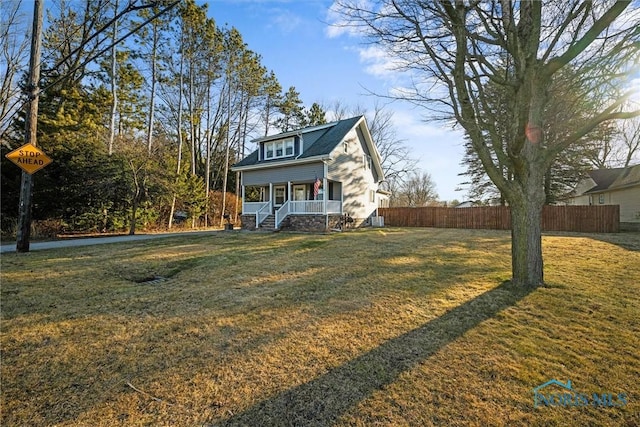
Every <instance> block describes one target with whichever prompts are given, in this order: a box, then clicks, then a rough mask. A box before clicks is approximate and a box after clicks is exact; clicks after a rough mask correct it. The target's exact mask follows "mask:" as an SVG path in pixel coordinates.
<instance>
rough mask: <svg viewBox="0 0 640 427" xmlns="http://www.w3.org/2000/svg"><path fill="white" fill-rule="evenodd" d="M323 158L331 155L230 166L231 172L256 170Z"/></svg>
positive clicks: (312, 161) (299, 163)
mask: <svg viewBox="0 0 640 427" xmlns="http://www.w3.org/2000/svg"><path fill="white" fill-rule="evenodd" d="M324 160H331V156H327V155H324V154H322V155H320V156H313V157H306V158H304V159H295V158H294V159H290V160H282V161H269V162H267V163H258V164H255V165H247V166H232V167H231V170H232V171H233V172H237V171H248V170H256V169H271V168H275V167H282V166H292V165H301V164H305V163H317V162H321V161H324Z"/></svg>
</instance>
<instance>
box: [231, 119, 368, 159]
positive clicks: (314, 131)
mask: <svg viewBox="0 0 640 427" xmlns="http://www.w3.org/2000/svg"><path fill="white" fill-rule="evenodd" d="M362 117H363V116H357V117H352V118H350V119H345V120H339V121H337V122H332V123H327V124H324V125H319V126H311V127H307V128H302V129H298V130H294V131H289V132H283V133H279V134H276V135H270V136H266V137H264V138H258V139H255V140H254V141H253V142H258V143H260V142H265V141H274V140H278V139H283V138H287V137H290V136H301V138H302V141H303V149H302V154H300V155H299V156H298V157H296V160H298V159H308V158H312V157H318V156H328V155H329V154H330V153H331V151H333V149H334V148H335V147H336V146H337V145H338V144H340V142H341V141H342V140H343V139H344V137H345V136H346V135H347V133H349V131H350V130H351V129H353V127H354V126H355V125H356V124H358V122H359V121H360V120H362ZM278 161H282V159H276V160H272V159H269V160H258V150H256V151H254V152H253V153H251V154H249V155H248V156H247V157H245V158H244V159H242V160H240V161H239V162H238V163H236V164H235V165H233V167H234V168H237V167H243V166H252V165H258V164H265V165H266V164H270V163H275V162H278Z"/></svg>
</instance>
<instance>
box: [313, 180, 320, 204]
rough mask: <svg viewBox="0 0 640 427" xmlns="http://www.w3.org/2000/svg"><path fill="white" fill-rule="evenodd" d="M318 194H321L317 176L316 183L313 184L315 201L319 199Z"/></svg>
mask: <svg viewBox="0 0 640 427" xmlns="http://www.w3.org/2000/svg"><path fill="white" fill-rule="evenodd" d="M318 192H320V180H319V179H318V177H317V176H316V181H315V182H314V183H313V199H314V200H315V199H316V198H318Z"/></svg>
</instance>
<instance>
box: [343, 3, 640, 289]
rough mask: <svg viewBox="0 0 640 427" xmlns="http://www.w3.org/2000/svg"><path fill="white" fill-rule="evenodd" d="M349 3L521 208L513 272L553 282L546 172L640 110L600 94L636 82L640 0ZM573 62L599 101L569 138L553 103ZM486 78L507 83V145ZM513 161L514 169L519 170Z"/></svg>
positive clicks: (408, 92)
mask: <svg viewBox="0 0 640 427" xmlns="http://www.w3.org/2000/svg"><path fill="white" fill-rule="evenodd" d="M339 3H340V7H341V10H342V13H343V17H344V18H345V22H346V23H347V24H348V25H354V26H357V28H358V30H359V31H360V32H361V33H366V34H368V35H369V36H370V37H371V39H372V40H373V41H375V42H377V43H379V46H380V47H382V48H384V49H386V52H387V54H388V55H390V56H391V57H393V58H394V59H395V63H396V66H397V67H400V68H402V69H404V70H408V71H411V72H412V73H413V74H412V77H413V78H414V80H413V81H414V83H413V85H412V86H410V87H409V88H406V89H405V90H404V91H402V92H400V94H399V95H398V97H399V98H402V99H407V100H409V101H412V102H414V103H416V104H418V105H422V106H424V107H426V108H427V109H428V110H429V111H430V112H431V113H432V114H434V115H435V117H437V118H440V119H450V120H455V122H456V123H458V124H459V125H460V126H461V127H462V128H463V129H464V130H465V132H466V134H467V135H468V136H469V139H470V142H471V145H472V147H473V149H474V151H475V152H476V153H477V155H478V157H479V158H480V160H481V162H482V165H483V167H484V169H485V171H486V172H487V175H488V176H489V178H491V180H492V181H493V182H494V184H495V185H496V186H497V187H498V188H499V189H500V191H501V192H502V193H503V194H504V195H505V198H506V200H507V202H508V203H509V205H510V207H511V219H512V234H511V236H512V249H511V255H512V276H513V279H512V280H513V282H514V283H515V284H517V285H520V286H529V287H534V286H538V285H541V284H543V283H544V276H543V259H542V238H541V217H542V206H543V204H544V201H545V193H544V174H545V171H546V170H548V168H549V166H550V165H551V163H552V162H553V160H554V159H555V158H556V157H557V156H558V154H559V153H561V152H563V151H564V150H566V149H567V148H568V147H570V146H572V145H573V144H575V143H576V142H577V141H579V140H580V139H581V138H583V137H584V136H585V135H587V134H589V133H590V132H591V131H592V130H593V129H595V128H596V127H597V126H598V125H599V124H601V123H603V122H606V121H608V120H614V119H625V118H630V117H634V116H637V115H640V110H638V109H635V110H633V111H625V110H624V109H623V105H624V104H625V101H626V100H627V99H628V98H629V97H630V96H631V92H627V93H625V94H623V95H621V96H620V97H618V98H616V99H606V98H605V97H604V96H599V95H601V94H602V93H603V91H604V90H605V89H606V88H608V87H610V86H620V85H624V84H625V82H628V81H629V80H630V79H629V77H628V76H629V75H630V73H631V72H632V71H633V67H634V66H635V64H637V62H638V56H639V51H640V44H639V43H638V41H637V40H638V36H639V35H640V17H639V15H640V12H639V10H638V7H637V6H631V7H630V4H631V2H629V1H616V2H613V3H612V2H605V1H598V2H581V1H578V0H571V1H567V0H562V1H560V0H555V1H554V0H549V1H545V2H541V1H524V0H523V1H508V0H492V1H489V0H487V1H464V0H440V1H435V0H434V1H417V0H386V1H381V2H378V3H376V4H375V5H371V4H370V3H365V5H364V6H363V3H362V2H359V1H351V0H340V1H339ZM566 66H572V67H574V68H575V69H576V70H577V72H578V75H579V78H578V79H576V81H575V82H572V83H571V85H572V87H571V89H573V90H575V93H576V94H577V95H579V96H580V97H585V98H590V99H591V100H592V101H593V104H592V105H593V109H592V111H591V114H589V115H588V116H587V117H585V118H584V119H583V120H581V122H580V123H579V124H577V125H576V127H575V128H574V129H573V132H572V133H571V134H570V135H568V136H567V138H565V139H563V140H562V141H557V142H555V143H554V144H551V143H549V142H548V141H547V140H546V138H545V123H544V114H543V113H544V110H545V108H546V106H547V105H548V103H549V99H550V97H551V96H553V94H552V93H551V91H550V84H551V81H552V78H553V76H554V75H555V74H556V73H557V72H558V71H559V70H561V69H562V68H563V67H566ZM488 82H492V83H493V84H496V85H499V86H501V87H503V88H504V91H505V93H506V94H507V100H508V109H507V114H508V121H509V123H510V127H509V129H508V130H507V134H508V135H509V139H508V140H507V141H506V144H503V143H502V133H500V132H497V131H496V129H495V126H494V123H495V121H496V118H497V117H496V116H495V114H492V109H491V107H490V103H489V102H488V100H487V98H486V96H485V87H486V85H487V83H488ZM504 167H507V168H509V170H511V172H512V174H511V176H510V179H509V178H507V177H505V175H504V174H503V173H502V171H503V170H504Z"/></svg>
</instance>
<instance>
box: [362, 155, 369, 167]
mask: <svg viewBox="0 0 640 427" xmlns="http://www.w3.org/2000/svg"><path fill="white" fill-rule="evenodd" d="M362 163H363V166H364V168H365V169H367V170H368V169H371V156H370V155H368V154H365V155H363V156H362Z"/></svg>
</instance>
